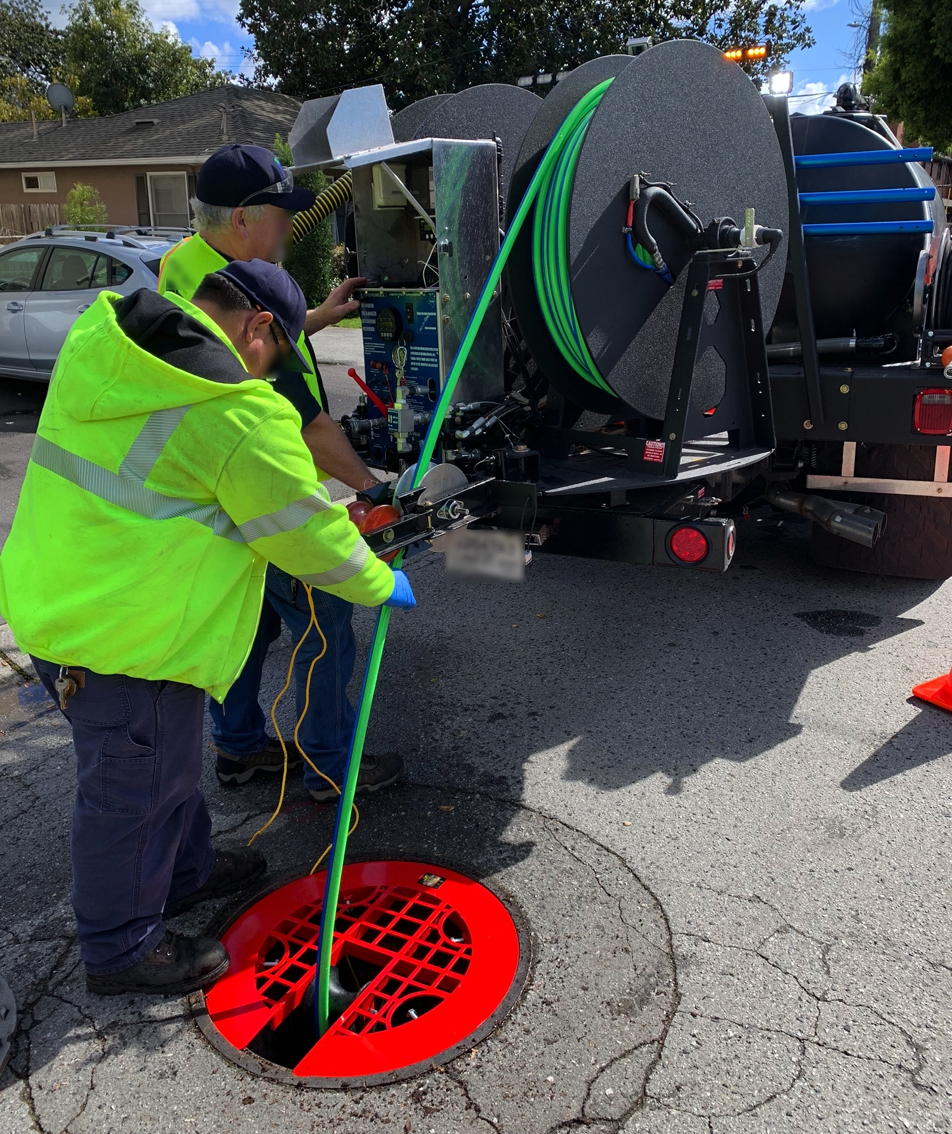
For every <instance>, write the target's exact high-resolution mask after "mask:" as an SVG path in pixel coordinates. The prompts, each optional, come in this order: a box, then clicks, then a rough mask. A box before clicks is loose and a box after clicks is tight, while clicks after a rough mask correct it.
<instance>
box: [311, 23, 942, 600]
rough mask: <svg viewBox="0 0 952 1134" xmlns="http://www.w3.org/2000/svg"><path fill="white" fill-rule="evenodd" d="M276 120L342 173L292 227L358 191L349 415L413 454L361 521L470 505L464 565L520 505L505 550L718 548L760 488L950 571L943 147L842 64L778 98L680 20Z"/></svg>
mask: <svg viewBox="0 0 952 1134" xmlns="http://www.w3.org/2000/svg"><path fill="white" fill-rule="evenodd" d="M291 145H292V152H293V154H294V161H295V168H296V169H297V170H298V171H307V170H310V169H317V168H320V169H323V170H324V171H325V172H327V173H328V174H329V175H330V176H332V177H335V178H337V180H336V181H335V182H334V184H333V185H332V186H331V189H330V190H329V191H328V193H329V194H330V198H329V200H330V203H329V205H328V206H327V208H326V209H325V211H324V213H321V203H320V202H319V205H318V206H317V208H316V211H315V213H314V215H313V216H312V217H310V218H306V217H305V218H300V219H299V220H298V221H296V228H297V231H298V232H299V233H300V232H302V231H304V230H305V229H306V227H307V225H308V224H309V223H312V222H313V221H314V220H315V219H316V218H317V217H318V216H320V215H326V212H327V211H328V210H329V208H330V207H337V206H339V205H340V202H341V200H342V199H343V198H345V197H347V196H352V205H350V206H348V214H347V215H348V223H347V224H346V227H345V233H346V242H347V249H348V254H349V257H350V267H349V274H352V275H361V276H365V277H367V279H368V281H369V282H368V285H367V287H366V288H365V290H364V291H363V292H362V295H361V300H362V306H361V322H362V338H363V355H364V367H363V373H362V374H359V373H358V372H357V371H356V370H354V371H352V374H353V375H354V377H355V378H356V379H357V380H358V381H359V383H360V385H361V388H362V390H363V391H364V392H363V393H362V394H361V395H360V398H359V404H358V405H357V407H356V409H355V410H354V411H353V412H352V413H350V414H348V415H347V416H345V417H344V418H343V419H342V423H341V424H342V426H343V427H344V429H345V430H346V432H347V433H348V435H349V437H350V439H351V441H352V442H353V444H354V446H355V447H356V448H357V450H358V451H359V452H360V453H361V454H362V455H363V456H364V458H365V459H366V460H367V462H368V463H369V464H371V465H373V466H375V467H379V468H384V469H387V470H389V471H391V472H394V473H397V474H399V478H398V479H397V481H396V483H395V491H394V500H393V503H394V505H395V507H396V510H397V511H396V512H395V513H393V514H392V518H391V519H390V520H389V521H388V522H387V525H386V526H385V527H384V528H383V529H381V530H377V531H374V532H370V533H368V535H367V538H368V541H369V542H370V544H371V546H372V547H373V548H374V550H376V551H378V552H383V551H395V550H397V549H400V548H405V547H409V546H411V545H413V544H416V543H418V542H419V541H420V540H421V539H425V540H431V539H433V538H434V537H435V536H443V535H445V534H446V533H449V532H452V531H457V532H458V533H459V532H461V530H462V529H468V531H469V536H468V540H469V543H467V537H466V536H465V533H463V534H457V535H456V536H453V537H451V538H450V539H440V540H438V541H437V542H436V544H435V547H436V548H437V549H439V548H440V547H441V546H444V547H446V548H456V549H457V551H456V555H457V556H459V555H460V554H462V556H463V558H462V559H461V560H458V561H459V562H461V563H464V564H465V563H466V562H467V560H466V548H467V547H469V548H470V550H471V551H472V550H473V548H476V549H478V548H479V547H480V546H481V544H480V539H479V538H478V536H477V532H479V531H482V532H483V533H485V532H486V531H487V529H491V530H493V531H495V532H496V533H500V532H502V533H506V532H509V533H515V534H513V535H510V536H509V537H508V539H507V538H506V537H505V536H503V537H502V541H503V542H502V545H501V546H502V550H501V551H499V553H498V554H500V555H502V556H503V558H505V557H506V556H507V555H508V556H509V557H510V559H511V558H512V555H515V556H517V557H518V556H523V557H524V555H525V548H524V544H523V539H524V541H525V544H526V545H527V546H528V547H529V548H531V549H535V550H538V551H541V552H550V553H554V554H563V555H581V556H587V557H592V558H604V559H612V560H620V561H625V562H629V563H635V564H656V565H665V566H670V567H675V568H697V569H701V570H715V571H724V570H726V569H727V567H728V566H729V565H730V562H731V559H732V557H733V554H734V550H735V544H736V528H735V517H737V516H739V515H741V514H746V513H747V510H748V509H749V508H750V507H751V506H753V505H755V504H764V503H769V504H771V505H772V506H773V507H774V508H775V509H778V510H782V511H790V512H797V513H799V514H800V515H802V516H804V517H807V518H808V519H810V520H811V521H812V522H813V554H814V557H815V558H816V559H817V560H818V561H819V562H821V563H826V564H829V565H834V566H841V567H845V568H850V569H855V570H863V571H874V572H883V573H887V574H897V575H908V576H912V577H922V578H946V577H948V576H949V575H952V502H950V500H949V496H950V495H952V485H950V482H949V479H948V474H949V444H950V441H949V438H950V435H952V369H949V370H946V369H944V368H943V365H942V361H941V355H942V351H943V349H944V348H946V347H948V346H952V256H950V255H949V234H948V231H947V226H946V219H945V212H944V206H943V203H942V202H941V201H940V200H938V199H937V194H936V190H935V186H934V184H933V183H932V181H931V180H930V178H929V177H928V175H927V174H926V172H925V170H924V169H923V168H922V166H921V164H919V163H921V162H922V161H924V160H927V159H928V158H929V157H931V151H928V150H925V149H922V148H903V147H902V146H901V145H900V144H899V142H898V141H897V139H896V138H895V137H894V136H893V134H892V133H891V132H890V131H889V129H888V128H887V126H886V124H885V122H884V120H883V119H882V118H880V117H878V116H876V115H875V114H873V113H871V112H870V111H869V110H868V108H866V107H865V106H864V105H863V104H862V102H861V100H857V99H856V98H855V92H854V93H852V94H851V93H850V91H849V90H847V91H846V92H845V93H844V95H843V96H842V97H841V98H840V99H839V102H838V105H837V106H836V107H835V108H833V109H832V110H831V111H828V112H826V113H823V114H817V115H812V116H807V115H799V114H791V113H790V111H789V108H788V103H787V100H786V98H785V97H784V96H781V95H769V96H765V95H762V94H761V93H760V91H759V90H758V88H757V87H756V86H755V85H754V84H753V83H752V82H751V81H750V80H749V79H748V78H747V76H746V75H745V74H744V73H743V71H742V70H741V69H740V68H739V67H737V66H736V65H735V64H734V63H732V62H730V61H729V59H726V58H725V57H724V55H723V54H722V53H721V52H720V51H718V50H716V49H714V48H712V47H710V46H707V45H704V44H701V43H697V42H691V41H677V42H673V43H665V44H661V45H659V46H657V47H652V48H651V50H646V51H643V52H641V53H640V54H637V55H634V56H631V55H613V56H607V57H603V58H599V59H595V60H592V61H591V62H589V63H586V64H584V65H583V66H581V67H579V68H577V69H576V70H574V71H571V72H569V73H567V74H564V75H560V76H559V82H558V83H557V85H554V86H552V87H551V89H550V91H549V93H548V95H547V97H546V98H545V99H542V98H540V97H539V96H538V95H536V94H535V93H533V91H532V90H529V89H527V88H526V87H524V86H506V85H500V84H490V85H486V86H479V87H474V88H471V89H469V90H466V91H463V92H462V93H460V94H456V95H453V96H448V95H434V96H432V97H430V98H427V99H424V100H422V101H421V102H417V103H414V104H412V105H410V106H408V107H406V108H405V109H403V110H401V111H400V112H399V113H397V114H395V115H392V116H391V114H390V112H389V110H388V108H387V106H386V102H385V98H384V93H383V89H382V88H381V87H374V86H370V87H362V88H358V89H354V90H349V91H345V92H344V93H343V94H342V95H339V96H335V97H332V98H327V99H317V100H314V101H311V102H308V103H305V104H304V106H303V107H302V110H301V112H300V115H299V117H298V120H297V122H296V124H295V127H294V129H293V131H292V134H291ZM553 147H555V148H557V150H558V153H552V152H551V151H552V148H553ZM547 153H549V155H550V158H552V159H553V160H550V161H548V163H547V164H546V167H545V169H544V170H542V171H541V173H544V176H536V175H537V173H540V164H541V163H542V162H543V157H544V155H546V154H547ZM530 187H531V194H532V196H533V200H532V202H531V205H530V208H531V211H530V212H529V213H528V214H527V217H526V220H525V223H523V224H522V225H521V227H520V228H519V231H518V235H517V236H516V237H515V240H514V242H513V243H512V247H511V249H510V250H509V252H508V256H507V259H506V263H505V270H504V273H503V275H502V277H501V280H500V283H499V284H498V285H497V286H494V287H493V288H492V290H491V291H490V292H489V293H488V294H487V295H483V289H484V284H485V283H486V280H487V275H488V273H489V271H490V267H491V265H492V264H493V263H494V261H495V260H496V257H497V254H498V252H499V249H500V241H501V238H502V237H504V236H505V234H506V233H507V231H510V230H511V226H513V224H514V220H515V218H517V217H518V216H519V215H520V208H522V209H523V210H524V211H525V208H526V206H527V204H529V202H528V200H527V193H530ZM481 298H482V300H483V309H484V310H483V312H482V318H481V319H478V318H477V319H475V320H474V315H478V314H479V312H478V307H479V304H480V300H481ZM467 332H469V333H470V334H473V333H475V337H474V338H473V341H472V347H471V349H470V350H469V353H468V356H467V358H466V363H465V367H464V368H463V370H462V373H461V376H460V379H459V382H458V383H457V385H456V387H455V389H454V390H453V392H452V402H451V403H450V405H449V408H448V411H447V412H446V414H445V417H444V418H443V419H442V421H438V422H437V425H438V428H439V444H438V447H437V449H436V451H435V454H434V464H433V466H432V468H430V469H428V471H427V472H426V475H424V476H423V478H422V481H421V482H420V484H419V485H418V486H417V487H415V488H411V485H413V483H414V471H415V464H416V460H417V456H418V454H419V452H420V449H421V444H422V442H423V438H424V436H425V435H426V432H427V430H428V428H429V427H430V425H431V422H432V421H433V418H434V415H435V414H436V413H437V408H438V405H439V402H440V397H441V393H442V391H443V390H444V383H445V380H446V378H447V375H448V372H449V370H450V367H451V364H452V362H453V359H454V358H455V357H456V355H457V352H458V350H459V348H460V345H461V342H462V341H463V338H464V335H465V334H466V333H467ZM485 542H486V541H485V537H484V539H483V545H485ZM490 542H491V539H490ZM506 549H508V550H506ZM513 549H514V550H513ZM472 566H473V568H474V569H475V570H479V566H478V563H475V564H472Z"/></svg>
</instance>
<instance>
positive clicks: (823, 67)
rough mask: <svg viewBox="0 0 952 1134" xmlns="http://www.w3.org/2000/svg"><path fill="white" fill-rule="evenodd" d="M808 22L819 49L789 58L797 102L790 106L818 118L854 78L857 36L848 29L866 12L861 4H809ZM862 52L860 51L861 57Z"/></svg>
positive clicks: (827, 0) (814, 0)
mask: <svg viewBox="0 0 952 1134" xmlns="http://www.w3.org/2000/svg"><path fill="white" fill-rule="evenodd" d="M805 6H806V8H807V18H808V21H809V23H810V26H811V27H812V28H813V35H814V37H815V39H816V41H817V42H816V47H811V48H809V50H806V51H796V52H794V54H793V55H792V56H791V58H790V68H791V70H792V71H793V82H794V87H793V92H794V96H795V97H794V98H793V100H792V103H791V106H792V108H793V109H795V110H801V111H804V112H805V113H808V114H817V113H819V112H820V111H822V110H825V109H826V108H827V107H828V106H831V105H832V103H833V98H832V95H833V92H834V91H835V90H836V88H837V87H838V86H839V85H840V83H844V82H847V81H848V80H850V79H851V78H852V77H853V76H852V65H851V61H852V58H853V57H854V54H855V51H856V36H857V34H858V33H857V32H856V31H855V30H854V29H853V28H850V27H847V24H849V23H850V22H851V21H858V20H860V19H861V16H858V15H857V12H858V11H859V12H862V11H863V10H864V9H865V8H866V6H867V5H866V4H865V3H861V0H807V3H806V5H805ZM861 53H862V48H860V54H861Z"/></svg>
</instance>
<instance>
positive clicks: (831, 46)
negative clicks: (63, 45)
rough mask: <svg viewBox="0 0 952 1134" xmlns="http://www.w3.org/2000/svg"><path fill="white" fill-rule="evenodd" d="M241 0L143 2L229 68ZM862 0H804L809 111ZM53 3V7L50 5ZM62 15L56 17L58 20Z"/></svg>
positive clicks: (798, 60) (817, 105)
mask: <svg viewBox="0 0 952 1134" xmlns="http://www.w3.org/2000/svg"><path fill="white" fill-rule="evenodd" d="M238 3H239V0H144V4H143V6H144V7H145V10H146V12H147V13H148V15H149V18H150V19H151V20H152V22H153V24H154V25H155V26H156V27H161V26H162V25H163V24H165V25H168V26H170V27H171V28H173V29H174V30H175V31H176V32H177V33H178V35H179V37H180V38H181V39H182V41H183V42H185V43H188V44H189V45H190V46H191V48H192V52H193V54H195V55H201V56H203V57H205V58H208V59H214V60H215V61H216V64H217V66H219V67H221V68H224V69H226V70H228V71H240V70H242V71H244V72H245V73H250V71H251V70H252V69H253V68H252V67H251V65H250V64H249V63H248V62H247V61H246V60H245V59H244V57H243V55H242V48H243V47H253V46H254V41H253V40H252V39H251V37H250V36H248V35H246V34H245V32H244V31H243V30H242V28H240V27H239V26H238V24H237V22H236V19H235V17H236V16H237V14H238ZM861 4H862V5H863V6H865V4H864V0H807V3H806V8H807V15H808V18H809V21H810V24H811V26H812V27H813V32H814V35H815V36H816V40H817V45H816V47H813V48H810V49H809V50H808V51H798V52H796V53H795V54H794V56H793V57H792V59H791V60H790V65H791V67H792V69H793V72H794V95H795V96H796V97H795V99H794V103H793V106H794V107H795V108H796V109H798V110H803V111H806V112H808V113H817V112H819V111H821V110H825V109H826V107H827V106H829V105H830V104H831V103H832V92H833V91H835V90H836V88H837V86H839V84H840V83H841V82H844V81H845V80H846V79H847V78H848V77H849V75H850V71H851V68H850V65H849V62H848V56H849V55H850V54H851V48H852V46H853V40H854V36H855V34H856V33H855V32H854V31H853V29H851V28H848V27H847V24H848V23H849V22H850V21H851V20H855V19H856V18H857V17H856V9H857V8H859V7H860V5H861ZM51 7H54V6H53V5H51ZM61 20H62V17H60V18H58V19H57V21H56V22H57V23H59V22H61Z"/></svg>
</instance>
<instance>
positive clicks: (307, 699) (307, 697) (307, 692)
mask: <svg viewBox="0 0 952 1134" xmlns="http://www.w3.org/2000/svg"><path fill="white" fill-rule="evenodd" d="M304 591H305V593H306V594H307V605H308V607H309V608H310V611H311V617H310V620H309V621H308V624H307V626H306V627H305V629H304V633H303V634H302V635H301V637H300V639H299V641H298V644H297V645H296V646H295V647H294V649H293V650H292V651H291V660H290V661H289V662H288V672H287V676H286V677H285V679H284V686H283V687H282V689H281V692H280V693H279V694H278V695H277V697H275V699H274V702H273V704H272V705H271V723H272V725H274V731H275V734H276V735H277V738H278V743H279V744H280V745H281V754H282V756H283V757H284V766H283V768H282V769H281V792H280V794H279V795H278V805H277V807H276V808H275V809H274V813H273V814H272V816H271V818H270V819H269V820H268V821H267V823H265V825H264V826H263V827H261V828H259V829H258V830H257V831H255V833H254V834H253V835H252V836H251V838H250V839H249V840H248V846H249V847H250V846H251V844H252V843H253V842H254V841H255V839H256V838H257V837H258V836H259V835H261V834H263V833H264V832H265V831H267V829H268V828H269V827H270V826H271V824H272V823H273V822H274V821H275V819H277V817H278V815H279V814H280V813H281V808H282V807H283V806H284V791H285V787H286V786H287V781H288V749H287V745H286V744H285V743H284V735H283V733H282V732H281V726H280V725H279V724H278V721H277V717H276V716H275V713H276V711H277V708H278V705H279V704H280V703H281V698H282V697H283V696H284V695H285V693H287V691H288V689H289V688H290V685H291V679H292V676H293V674H294V662H295V659H296V658H297V655H298V651H299V650H300V648H301V647H302V646H303V645H304V639H305V638H306V637H307V636H308V634H310V632H311V627H312V626H313V627H314V629H315V630H316V631H317V632H318V634H320V636H321V652H320V653H319V654H317V655H316V656H315V657H314V658H312V659H311V664H310V667H309V668H308V671H307V684H306V685H305V688H304V708H303V709H302V710H301V715H300V716H299V717H298V719H297V722H296V723H295V725H294V747H295V748H296V749H297V750H298V752H300V753H301V755H302V756H303V757H304V759H305V760H306V761H307V762H308V764H310V766H311V768H312V769H313V771H315V772H316V773H317V774H318V775H319V776H320V777H321V779H324V780H327V782H328V783H329V784H330V785H331V787H332V788H333V789H334V791H336V792H337V794H338V795H340V788H339V787H338V786H337V784H335V783H334V781H333V780H332V779H331V778H330V776H328V775H326V774H325V773H324V772H322V771H321V769H320V768H318V767H317V766H316V765H315V764H314V761H313V760H312V759H311V758H310V756H308V754H307V753H306V752H305V751H304V749H303V748H302V747H301V743H300V740H299V739H298V733H299V732H300V730H301V725H302V724H303V723H304V718H305V717H306V716H307V710H308V707H309V705H310V703H311V677H312V675H313V673H314V666H315V665H317V663H318V662H319V661H320V660H321V658H322V657H323V656H324V655H325V654H326V653H327V639H326V638H325V637H324V631H323V630H322V629H321V627H320V623H319V622H318V621H317V612H316V611H315V609H314V598H313V596H312V594H311V588H310V587H309V586H308V585H307V583H305V584H304ZM353 810H354V822H353V825H352V826H351V828H350V830H349V831H348V835H352V834H353V833H354V831H355V830H356V829H357V824H358V823H359V822H360V812H359V811H358V810H357V805H356V804H354V805H353ZM330 849H331V844H328V845H327V847H326V848H325V850H324V853H323V854H322V855H321V857H320V858H319V859H318V860H317V862H315V863H314V865H313V866H312V867H311V870H310V873H311V874H313V873H314V872H315V870H317V868H318V867H319V866H320V865H321V863H322V862H323V861H324V859H325V858H327V855H328V853H329V852H330Z"/></svg>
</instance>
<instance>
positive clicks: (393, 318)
mask: <svg viewBox="0 0 952 1134" xmlns="http://www.w3.org/2000/svg"><path fill="white" fill-rule="evenodd" d="M360 322H361V332H362V335H363V346H364V375H363V377H364V381H365V382H366V383H367V385H368V387H369V388H370V390H371V391H372V392H373V393H374V394H375V395H376V399H377V401H378V402H380V403H382V405H383V406H384V407H385V408H386V411H387V412H386V413H384V412H383V411H382V410H381V408H380V406H379V405H378V404H376V403H375V402H374V400H372V399H370V398H366V397H365V398H363V399H362V400H361V406H360V408H359V410H358V413H357V414H355V415H352V416H351V417H350V418H348V419H347V420H346V421H345V422H344V423H342V424H344V428H345V429H347V431H348V432H349V433H352V434H354V433H356V434H361V435H362V436H361V437H360V441H361V442H362V444H361V446H360V447H361V448H362V449H364V448H366V451H367V453H368V459H369V461H370V463H372V464H374V465H376V466H378V467H383V468H390V469H393V470H394V471H400V470H401V468H405V467H406V466H408V465H411V464H413V462H414V461H415V460H416V454H417V453H418V452H419V449H420V445H421V443H422V441H423V437H424V435H425V434H426V428H427V425H428V424H429V422H430V417H431V415H432V412H433V409H434V407H435V406H436V401H437V398H438V397H439V394H440V381H441V376H442V374H443V353H442V325H441V322H440V312H439V292H438V291H437V290H436V289H435V288H427V289H418V290H414V289H409V288H381V289H365V290H363V291H362V292H361V295H360ZM436 459H437V460H439V459H440V458H439V455H437V457H436Z"/></svg>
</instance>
